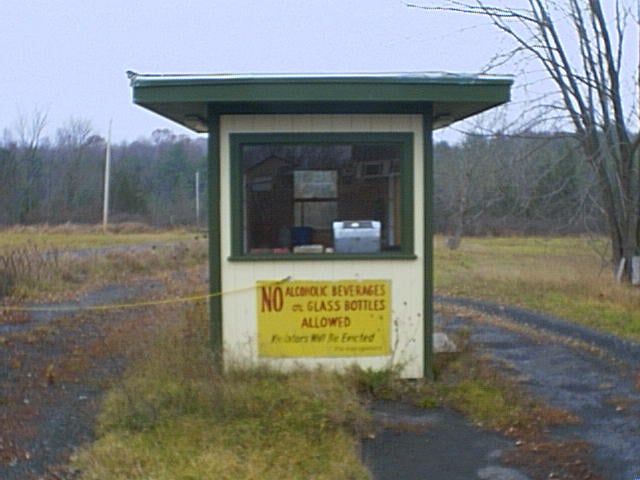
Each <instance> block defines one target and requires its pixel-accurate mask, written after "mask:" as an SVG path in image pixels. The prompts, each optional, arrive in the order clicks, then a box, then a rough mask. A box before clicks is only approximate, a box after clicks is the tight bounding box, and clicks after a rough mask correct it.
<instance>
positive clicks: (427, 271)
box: [422, 115, 434, 380]
mask: <svg viewBox="0 0 640 480" xmlns="http://www.w3.org/2000/svg"><path fill="white" fill-rule="evenodd" d="M431 125H432V120H431V116H430V115H424V116H423V119H422V129H423V131H422V138H423V142H424V143H423V146H422V148H423V155H424V160H423V169H424V170H423V182H424V183H423V185H424V187H423V196H424V197H423V202H422V205H423V215H424V250H423V255H424V309H423V315H424V318H423V322H424V327H423V328H424V376H425V378H426V379H427V380H433V378H434V377H433V373H434V372H433V188H434V181H433V132H432V131H431Z"/></svg>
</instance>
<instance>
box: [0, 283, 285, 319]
mask: <svg viewBox="0 0 640 480" xmlns="http://www.w3.org/2000/svg"><path fill="white" fill-rule="evenodd" d="M285 280H286V279H285ZM274 283H280V282H274ZM254 288H256V286H255V285H251V286H250V287H242V288H237V289H234V290H226V291H224V292H215V293H208V294H202V295H194V296H191V297H178V298H168V299H164V300H153V301H146V302H136V303H116V304H110V305H89V306H82V305H75V306H68V307H14V306H4V305H0V311H9V312H68V311H80V310H88V311H91V310H93V311H96V310H118V309H127V308H141V307H153V306H157V305H169V304H174V303H187V302H197V301H199V300H207V299H209V298H213V297H221V296H223V295H230V294H233V293H238V292H243V291H246V290H252V289H254Z"/></svg>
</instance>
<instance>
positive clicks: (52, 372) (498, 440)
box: [0, 277, 640, 480]
mask: <svg viewBox="0 0 640 480" xmlns="http://www.w3.org/2000/svg"><path fill="white" fill-rule="evenodd" d="M201 281H202V286H203V288H204V282H205V278H204V277H203V278H202V279H201ZM164 289H165V285H164V283H163V282H162V281H160V280H158V279H148V280H141V281H138V282H136V283H133V284H130V285H110V286H105V287H103V288H101V289H99V290H96V291H94V292H91V293H88V294H85V295H82V296H81V298H80V299H79V300H78V301H77V302H75V303H74V302H71V303H68V304H65V305H68V306H73V305H84V306H87V305H91V304H94V305H95V304H105V303H109V302H112V303H121V302H126V301H130V300H132V299H134V298H136V297H139V296H141V295H142V296H144V298H145V299H148V298H153V297H155V296H161V295H162V292H163V291H164ZM439 302H440V303H441V304H451V305H455V306H457V307H459V308H462V310H459V312H461V313H460V314H457V315H449V316H447V317H446V318H444V317H439V318H438V323H439V325H438V327H439V328H441V329H443V330H445V331H455V330H457V329H460V328H465V329H470V330H471V341H472V343H473V345H474V348H478V349H480V350H481V351H483V352H485V353H487V354H488V355H490V356H491V357H492V358H493V359H494V360H495V365H496V368H501V369H509V370H510V371H511V372H512V373H513V375H514V376H516V377H517V378H518V379H519V381H520V382H521V384H522V385H523V386H525V387H526V388H528V389H529V390H530V391H531V392H532V394H534V395H536V396H540V397H542V398H543V399H545V400H546V401H547V402H548V403H549V404H550V405H551V406H554V407H557V408H562V409H565V410H567V411H569V412H571V413H572V414H574V415H575V416H576V417H578V418H579V419H580V421H579V423H576V424H573V425H569V426H564V427H561V428H554V429H552V430H550V431H549V432H547V435H546V437H545V438H544V439H542V440H541V439H538V440H537V441H536V442H527V441H519V440H517V439H513V438H509V437H508V436H503V435H500V434H497V433H495V432H488V431H486V430H484V429H482V428H479V427H477V426H474V425H470V424H469V423H468V422H466V421H465V420H464V419H463V418H462V417H461V416H460V415H458V414H456V413H455V412H451V411H448V410H437V411H431V410H429V411H425V410H418V409H413V408H411V407H408V406H406V405H401V404H397V403H393V402H391V403H385V402H378V403H376V404H374V406H373V413H374V414H375V416H376V418H377V419H378V426H379V428H378V432H377V433H376V435H375V437H374V438H372V439H369V440H366V441H365V442H364V443H363V460H364V461H365V462H366V464H367V465H369V466H370V468H371V470H372V472H373V474H374V477H375V478H376V479H378V480H382V479H390V478H393V479H394V480H396V479H402V480H411V479H413V478H415V479H417V478H420V479H424V478H429V479H430V480H457V479H473V478H477V479H490V480H527V479H531V480H537V479H566V480H569V479H573V480H577V479H580V480H588V479H592V480H596V479H610V480H618V479H619V480H635V479H636V478H640V375H639V362H640V346H639V345H637V344H633V343H629V342H623V341H620V340H619V339H616V338H614V337H610V336H607V335H601V334H598V333H596V332H592V331H590V330H588V329H584V328H580V327H576V326H574V325H571V324H569V323H567V322H562V321H561V320H558V319H552V318H549V317H546V316H543V315H538V314H535V313H533V312H527V311H523V310H518V309H512V308H509V307H504V306H499V305H492V304H485V303H478V302H471V301H464V300H459V299H439ZM58 306H59V305H58ZM465 309H467V310H465ZM468 309H473V311H475V312H476V313H475V314H471V313H468V312H470V311H471V310H468ZM143 310H144V311H142V310H135V309H134V310H113V311H104V312H99V311H81V312H76V313H72V312H56V313H46V312H43V313H34V314H22V313H15V312H14V313H11V312H6V311H5V312H3V313H1V314H0V342H1V343H0V478H2V479H6V480H18V479H20V480H22V479H45V480H60V479H71V478H73V477H74V472H71V471H69V470H68V468H67V466H66V465H67V463H68V459H69V456H70V455H72V454H73V452H74V449H76V448H77V447H78V446H80V445H82V444H83V443H84V442H88V441H91V439H92V438H94V426H95V418H96V414H97V412H98V408H99V404H100V400H101V398H102V395H103V394H104V392H105V390H106V389H107V388H108V387H109V386H110V385H112V384H113V382H116V381H117V379H118V377H119V376H120V375H121V374H122V372H123V370H124V367H125V357H126V354H127V353H128V351H129V349H130V348H132V345H133V344H135V343H136V341H137V340H136V339H139V338H143V337H144V332H145V329H153V328H160V327H161V323H159V322H161V320H160V319H161V318H162V317H163V315H154V314H153V312H148V311H146V309H143ZM0 312H1V310H0ZM465 312H466V313H465ZM478 312H480V313H479V314H478ZM212 478H215V476H212Z"/></svg>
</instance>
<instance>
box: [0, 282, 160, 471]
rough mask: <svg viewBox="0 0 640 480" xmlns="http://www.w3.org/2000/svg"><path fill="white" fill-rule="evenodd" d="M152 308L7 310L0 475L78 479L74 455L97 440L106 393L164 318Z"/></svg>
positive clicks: (105, 299)
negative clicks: (128, 357)
mask: <svg viewBox="0 0 640 480" xmlns="http://www.w3.org/2000/svg"><path fill="white" fill-rule="evenodd" d="M162 290H163V286H162V284H161V283H160V282H159V281H158V280H155V279H147V280H144V281H138V282H136V283H132V284H129V285H107V286H104V287H102V288H100V289H97V290H95V291H92V292H89V293H86V294H84V295H82V296H80V298H79V299H78V300H77V301H72V302H65V303H57V304H52V305H50V306H51V307H54V308H60V307H61V306H62V307H86V306H91V305H104V304H109V303H116V302H117V303H122V302H127V301H131V300H132V299H134V298H136V297H138V296H140V295H144V297H145V298H150V297H153V296H155V295H157V294H158V293H159V292H160V291H162ZM38 307H39V308H40V307H44V305H38ZM145 310H146V311H145V312H142V311H140V310H138V309H133V310H131V309H129V310H110V311H104V312H101V311H76V312H73V311H48V312H47V311H43V312H33V313H21V312H8V311H2V309H1V308H0V338H1V339H2V343H1V344H0V478H2V479H5V480H14V479H15V480H27V479H46V480H49V479H52V480H53V479H55V480H59V479H67V478H73V476H74V475H73V472H70V471H69V469H68V468H67V463H68V460H69V457H70V455H72V454H73V452H74V450H75V449H76V448H77V447H78V446H80V445H82V444H83V443H85V442H88V441H91V440H92V439H93V438H94V425H95V418H96V414H97V413H98V409H99V406H100V401H101V398H102V395H103V393H104V392H105V391H106V389H108V388H109V386H110V385H112V384H113V382H114V381H117V379H118V377H119V376H120V375H121V374H122V373H123V371H124V367H125V353H127V351H128V350H129V349H131V348H133V347H134V344H135V341H134V340H133V339H135V338H141V337H140V336H141V335H142V336H143V335H144V331H145V329H148V328H155V327H156V324H157V321H158V319H160V318H162V316H160V315H150V313H152V312H150V311H149V309H145Z"/></svg>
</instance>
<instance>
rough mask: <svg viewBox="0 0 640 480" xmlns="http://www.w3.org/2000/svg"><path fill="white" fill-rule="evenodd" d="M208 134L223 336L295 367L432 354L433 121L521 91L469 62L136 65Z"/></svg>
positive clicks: (229, 346)
mask: <svg viewBox="0 0 640 480" xmlns="http://www.w3.org/2000/svg"><path fill="white" fill-rule="evenodd" d="M130 79H131V85H132V89H133V100H134V103H136V104H138V105H140V106H142V107H144V108H147V109H149V110H151V111H153V112H156V113H158V114H160V115H162V116H164V117H167V118H169V119H172V120H174V121H175V122H177V123H179V124H182V125H184V126H186V127H188V128H190V129H192V130H193V131H195V132H199V133H208V185H209V198H208V202H209V233H210V236H209V241H210V249H209V253H210V293H211V300H210V315H211V332H210V335H211V342H212V347H213V349H214V351H215V352H216V353H218V354H220V357H221V358H222V357H224V356H227V355H230V356H231V357H233V358H248V359H251V360H253V361H256V362H258V361H261V362H269V363H273V364H275V365H278V366H281V367H283V368H286V367H289V366H295V365H307V366H314V365H323V366H327V367H330V368H343V367H346V366H349V365H351V364H353V363H357V364H359V365H361V366H362V367H364V368H372V369H381V368H388V367H390V366H395V367H397V368H398V369H399V370H400V371H401V372H402V376H404V377H407V378H420V377H425V376H426V377H429V376H430V375H431V369H432V333H433V327H432V310H433V309H432V292H433V254H432V227H431V225H432V192H433V175H432V169H433V166H432V132H433V130H434V129H437V128H442V127H446V126H447V125H449V124H451V123H453V122H455V121H458V120H461V119H463V118H466V117H469V116H471V115H475V114H477V113H479V112H482V111H484V110H487V109H489V108H492V107H494V106H497V105H500V104H502V103H505V102H507V101H508V100H509V94H510V88H511V84H512V80H511V79H510V78H504V77H488V76H469V75H453V74H378V75H376V74H373V75H372V74H367V75H146V74H135V73H131V74H130Z"/></svg>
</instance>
